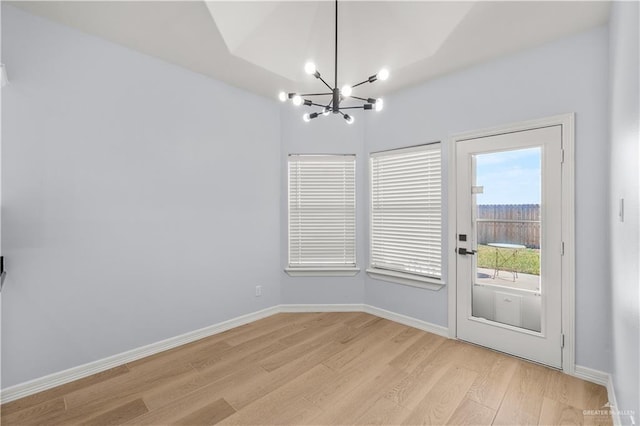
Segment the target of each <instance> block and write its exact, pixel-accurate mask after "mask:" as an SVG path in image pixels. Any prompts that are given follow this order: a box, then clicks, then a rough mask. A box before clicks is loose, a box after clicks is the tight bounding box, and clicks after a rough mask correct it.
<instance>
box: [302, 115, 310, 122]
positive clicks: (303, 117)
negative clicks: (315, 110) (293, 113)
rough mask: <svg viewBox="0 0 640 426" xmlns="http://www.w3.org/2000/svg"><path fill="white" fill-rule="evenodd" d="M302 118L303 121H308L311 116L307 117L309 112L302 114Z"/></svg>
mask: <svg viewBox="0 0 640 426" xmlns="http://www.w3.org/2000/svg"><path fill="white" fill-rule="evenodd" d="M302 119H303V120H304V122H305V123H308V122H310V121H311V117H309V114H305V115H303V116H302Z"/></svg>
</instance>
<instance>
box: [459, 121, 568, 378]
mask: <svg viewBox="0 0 640 426" xmlns="http://www.w3.org/2000/svg"><path fill="white" fill-rule="evenodd" d="M557 125H560V126H562V132H561V134H562V157H563V162H562V189H561V191H562V218H561V228H562V242H563V246H564V254H563V256H562V259H561V268H562V274H561V279H562V284H561V293H562V303H561V306H562V316H561V318H562V327H561V329H562V336H563V340H564V346H563V347H562V371H563V372H565V373H567V374H570V375H575V366H576V363H575V156H574V153H575V151H574V142H575V141H574V139H575V128H574V126H575V114H574V113H567V114H561V115H555V116H552V117H546V118H540V119H535V120H527V121H521V122H518V123H512V124H505V125H502V126H496V127H491V128H487V129H481V130H473V131H469V132H464V133H457V134H455V135H452V136H451V137H449V138H448V144H449V152H448V154H449V164H448V165H449V173H448V177H447V197H448V202H447V221H448V226H447V234H448V237H447V242H448V245H447V247H448V251H449V255H448V256H447V259H448V267H447V281H448V286H447V287H448V288H447V291H448V302H449V303H448V305H449V306H448V308H449V313H448V316H449V337H450V338H452V339H457V334H458V333H457V329H458V325H457V319H456V315H457V293H458V282H457V278H458V277H457V260H458V257H457V256H456V255H455V249H456V247H457V241H456V235H457V233H456V213H457V208H458V206H457V202H456V190H457V189H456V188H457V170H456V167H457V165H456V162H457V161H456V158H457V156H456V147H457V142H458V141H463V140H467V139H475V138H480V137H487V136H496V135H500V134H504V133H513V132H519V131H526V130H533V129H537V128H540V127H549V126H557ZM558 250H561V248H560V247H558ZM558 344H561V342H558Z"/></svg>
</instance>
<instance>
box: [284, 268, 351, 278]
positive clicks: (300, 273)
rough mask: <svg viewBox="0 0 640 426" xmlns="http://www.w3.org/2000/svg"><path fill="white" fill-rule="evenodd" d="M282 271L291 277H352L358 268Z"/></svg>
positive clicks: (286, 269) (288, 269)
mask: <svg viewBox="0 0 640 426" xmlns="http://www.w3.org/2000/svg"><path fill="white" fill-rule="evenodd" d="M284 271H285V272H286V273H287V274H288V275H289V276H292V277H353V276H355V275H356V274H357V273H358V272H360V268H357V267H355V266H354V267H346V268H285V269H284Z"/></svg>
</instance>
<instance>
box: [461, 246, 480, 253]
mask: <svg viewBox="0 0 640 426" xmlns="http://www.w3.org/2000/svg"><path fill="white" fill-rule="evenodd" d="M476 253H477V251H475V250H467V249H466V248H464V247H459V248H458V254H469V255H474V254H476Z"/></svg>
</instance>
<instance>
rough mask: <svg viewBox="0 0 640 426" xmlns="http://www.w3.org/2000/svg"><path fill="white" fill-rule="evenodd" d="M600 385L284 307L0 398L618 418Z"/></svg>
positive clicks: (499, 420) (519, 419)
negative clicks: (606, 408) (607, 410)
mask: <svg viewBox="0 0 640 426" xmlns="http://www.w3.org/2000/svg"><path fill="white" fill-rule="evenodd" d="M606 402H607V394H606V390H605V389H604V388H603V387H602V386H598V385H594V384H592V383H589V382H585V381H582V380H579V379H576V378H573V377H570V376H567V375H565V374H562V373H560V372H558V371H554V370H551V369H548V368H545V367H541V366H539V365H536V364H532V363H529V362H525V361H522V360H520V359H517V358H513V357H510V356H507V355H503V354H500V353H496V352H493V351H490V350H487V349H483V348H479V347H477V346H473V345H470V344H467V343H462V342H459V341H454V340H448V339H445V338H443V337H440V336H436V335H434V334H430V333H426V332H423V331H420V330H417V329H415V328H411V327H407V326H404V325H401V324H398V323H395V322H392V321H388V320H385V319H381V318H377V317H375V316H372V315H369V314H365V313H311V314H278V315H274V316H272V317H269V318H266V319H263V320H260V321H256V322H254V323H251V324H247V325H244V326H241V327H238V328H235V329H233V330H229V331H227V332H224V333H221V334H217V335H215V336H212V337H209V338H206V339H202V340H199V341H197V342H194V343H190V344H188V345H184V346H181V347H179V348H175V349H172V350H169V351H166V352H163V353H160V354H157V355H154V356H151V357H148V358H144V359H141V360H138V361H135V362H132V363H130V364H127V365H123V366H120V367H117V368H114V369H111V370H108V371H105V372H103V373H100V374H96V375H94V376H90V377H87V378H84V379H81V380H78V381H75V382H72V383H68V384H66V385H63V386H60V387H57V388H54V389H50V390H47V391H44V392H41V393H39V394H35V395H32V396H29V397H26V398H23V399H20V400H17V401H13V402H9V403H7V404H4V405H3V406H2V407H1V410H2V424H3V425H31V424H40V425H70V424H89V425H114V424H147V425H164V424H179V425H205V424H214V423H222V424H244V425H249V424H251V425H258V424H260V425H261V424H314V425H322V424H456V425H458V424H468V425H470V424H473V425H485V424H486V425H488V424H498V425H516V424H517V425H520V424H547V425H555V424H611V419H610V418H609V417H607V416H594V415H588V413H587V414H586V415H585V413H584V410H598V409H601V407H602V406H603V405H604V404H605V403H606Z"/></svg>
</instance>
